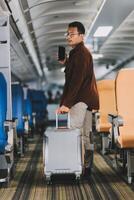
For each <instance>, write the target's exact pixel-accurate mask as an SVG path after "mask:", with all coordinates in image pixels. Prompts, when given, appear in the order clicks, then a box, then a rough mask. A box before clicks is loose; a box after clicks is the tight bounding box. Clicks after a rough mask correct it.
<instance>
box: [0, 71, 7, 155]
mask: <svg viewBox="0 0 134 200" xmlns="http://www.w3.org/2000/svg"><path fill="white" fill-rule="evenodd" d="M6 112H7V83H6V80H5V78H4V75H3V74H2V73H1V72H0V153H4V151H5V146H6V145H7V135H6V133H5V129H4V121H5V120H6Z"/></svg>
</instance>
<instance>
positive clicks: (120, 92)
mask: <svg viewBox="0 0 134 200" xmlns="http://www.w3.org/2000/svg"><path fill="white" fill-rule="evenodd" d="M115 83H116V84H115V86H116V87H115V96H116V106H117V112H118V117H117V118H114V120H113V125H114V127H115V128H114V129H113V130H114V133H113V134H114V136H115V142H116V145H117V147H119V149H121V150H122V152H124V153H123V154H124V155H126V158H124V159H125V162H126V165H125V167H127V177H128V182H129V183H131V181H132V174H133V173H134V89H133V87H134V68H133V69H132V68H131V69H122V70H120V71H119V72H118V75H117V77H116V81H115ZM118 119H119V120H118Z"/></svg>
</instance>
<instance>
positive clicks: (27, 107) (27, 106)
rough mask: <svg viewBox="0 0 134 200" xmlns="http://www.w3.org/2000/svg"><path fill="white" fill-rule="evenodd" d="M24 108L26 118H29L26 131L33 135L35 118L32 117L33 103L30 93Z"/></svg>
mask: <svg viewBox="0 0 134 200" xmlns="http://www.w3.org/2000/svg"><path fill="white" fill-rule="evenodd" d="M24 105H25V106H24V107H25V116H27V118H28V119H27V123H26V122H25V124H26V125H27V128H26V127H25V129H26V130H27V131H28V133H30V134H32V128H33V117H32V103H31V100H30V96H29V92H28V93H27V98H26V99H25V101H24Z"/></svg>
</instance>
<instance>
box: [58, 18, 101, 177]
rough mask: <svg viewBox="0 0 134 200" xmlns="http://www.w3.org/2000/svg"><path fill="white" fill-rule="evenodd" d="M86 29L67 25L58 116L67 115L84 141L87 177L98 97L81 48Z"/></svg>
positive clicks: (90, 66) (87, 54) (88, 56)
mask: <svg viewBox="0 0 134 200" xmlns="http://www.w3.org/2000/svg"><path fill="white" fill-rule="evenodd" d="M84 34H85V28H84V26H83V24H82V23H80V22H77V21H76V22H72V23H70V24H69V25H68V30H67V34H66V39H67V42H68V45H69V46H71V47H72V50H71V51H70V53H69V58H65V60H63V61H60V63H62V64H65V66H66V68H65V85H64V90H63V95H62V98H61V103H60V107H59V108H58V109H57V111H56V112H57V113H59V114H62V113H66V112H67V113H68V112H70V122H71V128H80V129H83V130H82V136H83V141H84V148H85V155H84V167H85V169H84V173H85V176H87V175H89V172H90V169H91V164H92V160H91V157H93V150H94V149H93V148H94V146H93V142H92V141H91V140H90V136H91V131H92V110H98V109H99V97H98V91H97V87H96V80H95V75H94V70H93V61H92V56H91V54H90V52H89V50H88V49H87V48H86V47H85V46H84Z"/></svg>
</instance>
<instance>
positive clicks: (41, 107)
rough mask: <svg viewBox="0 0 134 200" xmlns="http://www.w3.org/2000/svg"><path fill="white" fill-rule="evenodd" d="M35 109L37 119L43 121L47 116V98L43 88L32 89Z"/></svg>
mask: <svg viewBox="0 0 134 200" xmlns="http://www.w3.org/2000/svg"><path fill="white" fill-rule="evenodd" d="M32 102H33V111H34V112H35V113H36V120H37V122H38V121H41V120H43V119H44V117H45V111H46V107H47V99H46V97H45V95H44V92H43V91H42V90H33V91H32Z"/></svg>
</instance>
